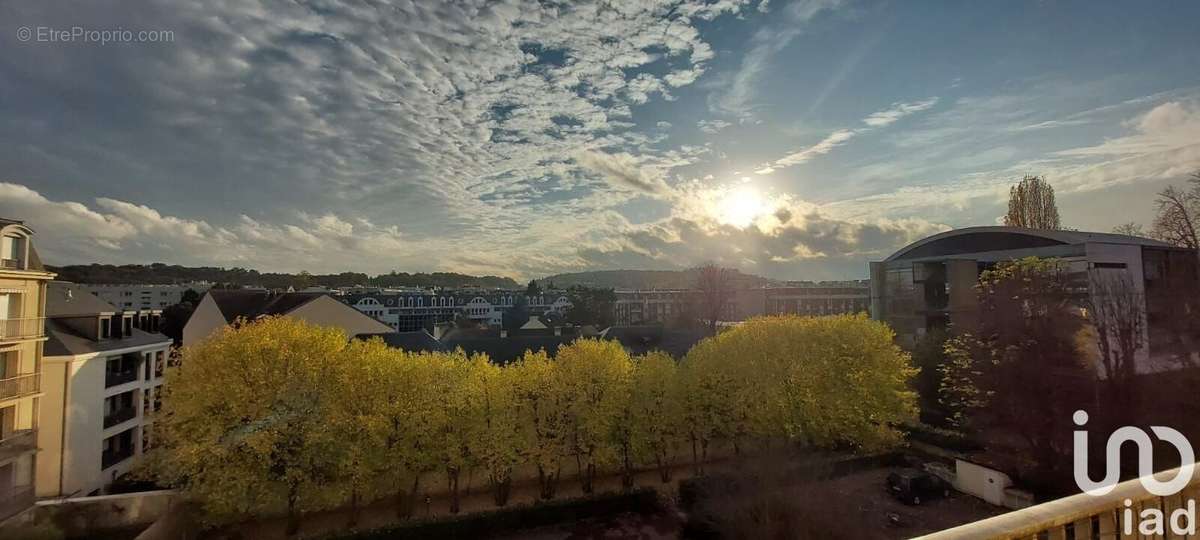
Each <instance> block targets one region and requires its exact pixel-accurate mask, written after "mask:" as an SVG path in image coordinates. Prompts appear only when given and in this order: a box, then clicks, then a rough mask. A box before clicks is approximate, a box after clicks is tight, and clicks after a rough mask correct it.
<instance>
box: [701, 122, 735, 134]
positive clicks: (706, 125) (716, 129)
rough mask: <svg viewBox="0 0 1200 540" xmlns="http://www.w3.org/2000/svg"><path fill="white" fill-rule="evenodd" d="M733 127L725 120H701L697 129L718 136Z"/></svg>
mask: <svg viewBox="0 0 1200 540" xmlns="http://www.w3.org/2000/svg"><path fill="white" fill-rule="evenodd" d="M732 125H733V124H731V123H729V122H726V121H724V120H700V121H699V122H696V127H697V128H699V129H700V131H703V132H705V133H708V134H709V135H716V134H717V133H720V132H721V130H723V129H725V128H727V127H729V126H732Z"/></svg>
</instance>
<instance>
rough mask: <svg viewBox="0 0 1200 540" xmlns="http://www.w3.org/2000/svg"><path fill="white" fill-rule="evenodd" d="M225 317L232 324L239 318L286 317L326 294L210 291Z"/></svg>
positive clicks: (235, 290)
mask: <svg viewBox="0 0 1200 540" xmlns="http://www.w3.org/2000/svg"><path fill="white" fill-rule="evenodd" d="M206 294H208V295H209V296H211V297H212V299H213V301H214V302H216V303H217V308H218V309H220V310H221V315H223V316H224V317H225V322H228V323H232V322H233V321H234V320H236V319H237V318H238V317H245V318H247V319H254V318H257V317H261V316H263V315H285V314H287V313H290V312H292V311H293V310H295V309H296V308H298V307H300V306H303V305H304V304H307V303H309V302H311V301H313V300H315V299H317V298H319V297H321V296H324V295H325V294H326V293H274V292H269V291H242V290H237V289H231V290H215V289H214V290H209V291H208V292H207V293H206Z"/></svg>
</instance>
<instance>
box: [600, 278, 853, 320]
mask: <svg viewBox="0 0 1200 540" xmlns="http://www.w3.org/2000/svg"><path fill="white" fill-rule="evenodd" d="M615 293H616V297H617V301H616V304H615V306H614V310H615V313H614V315H615V320H616V323H617V325H620V326H640V325H648V324H665V325H671V324H673V323H677V322H681V320H682V318H693V319H694V318H696V317H697V313H698V311H697V310H698V307H697V306H698V305H699V303H700V302H701V301H702V298H703V294H704V293H703V292H701V291H699V290H696V289H649V290H631V289H626V290H617V291H615ZM869 298H870V294H869V287H868V285H867V282H866V281H857V282H822V283H812V282H789V283H788V284H787V285H785V286H768V287H736V288H731V289H730V290H729V291H728V292H727V294H726V305H725V308H724V310H723V314H722V316H721V321H722V322H738V321H744V320H746V319H749V318H752V317H757V316H760V315H783V314H792V315H834V314H839V313H857V312H862V311H866V310H867V306H868V299H869Z"/></svg>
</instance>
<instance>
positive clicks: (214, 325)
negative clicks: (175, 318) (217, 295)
mask: <svg viewBox="0 0 1200 540" xmlns="http://www.w3.org/2000/svg"><path fill="white" fill-rule="evenodd" d="M225 325H226V322H225V316H224V315H222V314H221V310H220V308H218V307H217V303H216V301H214V300H213V299H212V296H209V295H207V294H206V295H204V298H203V299H201V300H200V305H198V306H196V311H194V312H192V316H191V318H189V319H188V322H187V324H186V325H184V327H183V344H184V345H192V344H194V343H197V342H199V341H202V340H204V339H205V338H207V337H208V336H211V335H212V334H213V332H216V331H217V330H219V329H221V328H224V327H225Z"/></svg>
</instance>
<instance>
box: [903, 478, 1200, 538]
mask: <svg viewBox="0 0 1200 540" xmlns="http://www.w3.org/2000/svg"><path fill="white" fill-rule="evenodd" d="M1178 471H1179V469H1173V470H1170V471H1164V472H1161V473H1158V474H1156V475H1155V476H1156V477H1158V479H1159V480H1160V481H1166V480H1170V479H1172V478H1174V477H1175V475H1176V474H1177V473H1178ZM1197 498H1200V474H1194V475H1193V476H1192V481H1191V482H1190V483H1189V484H1188V485H1187V487H1185V488H1184V489H1183V491H1181V492H1180V493H1177V494H1175V495H1171V496H1168V497H1160V496H1158V495H1154V494H1153V493H1150V492H1149V491H1147V490H1146V488H1145V487H1144V486H1143V485H1142V482H1141V480H1140V479H1133V480H1129V481H1127V482H1122V483H1120V484H1117V486H1116V487H1115V488H1113V490H1112V491H1110V492H1109V493H1108V494H1107V495H1101V496H1093V495H1088V494H1086V493H1080V494H1079V495H1073V496H1071V497H1066V498H1063V499H1058V500H1056V501H1050V502H1048V503H1042V504H1039V505H1036V506H1031V507H1029V508H1024V509H1021V510H1017V511H1014V512H1009V513H1007V514H1001V515H999V516H996V517H993V518H988V519H985V520H981V521H976V522H974V523H968V524H966V525H961V526H958V527H954V528H952V529H946V530H944V531H941V532H936V533H933V534H930V535H927V536H922V537H920V538H918V539H917V540H967V539H972V540H974V539H990V538H1004V539H1008V538H1021V539H1026V538H1028V539H1030V540H1034V539H1042V538H1047V539H1063V538H1078V539H1088V538H1104V539H1109V538H1163V537H1164V536H1155V535H1150V536H1138V533H1139V528H1138V527H1139V524H1140V523H1141V519H1142V517H1141V516H1142V512H1143V511H1144V510H1147V509H1155V510H1157V511H1160V512H1162V513H1163V515H1164V516H1167V517H1168V518H1169V517H1170V516H1171V515H1172V513H1173V512H1174V511H1176V510H1179V509H1185V510H1186V509H1187V508H1188V501H1191V500H1195V499H1197ZM1126 500H1129V501H1131V504H1130V506H1126V505H1125V501H1126ZM1127 510H1129V511H1127ZM1130 517H1132V521H1130V520H1129V518H1130ZM1192 519H1193V520H1194V519H1195V516H1193V517H1192ZM1163 523H1164V526H1167V527H1169V521H1168V520H1167V518H1164V520H1163ZM1127 531H1132V533H1131V534H1127ZM1175 537H1176V536H1170V538H1175ZM1180 538H1182V536H1180ZM1187 538H1192V536H1187Z"/></svg>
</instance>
